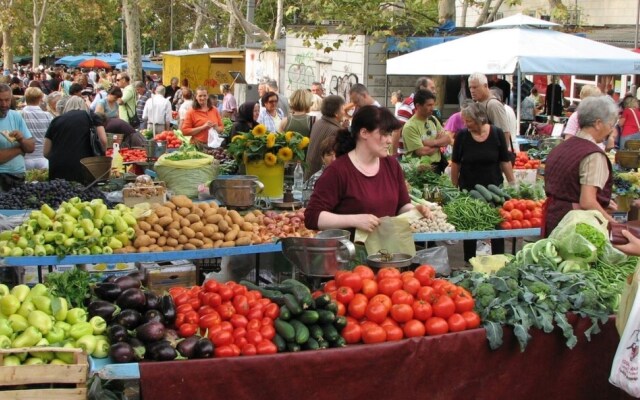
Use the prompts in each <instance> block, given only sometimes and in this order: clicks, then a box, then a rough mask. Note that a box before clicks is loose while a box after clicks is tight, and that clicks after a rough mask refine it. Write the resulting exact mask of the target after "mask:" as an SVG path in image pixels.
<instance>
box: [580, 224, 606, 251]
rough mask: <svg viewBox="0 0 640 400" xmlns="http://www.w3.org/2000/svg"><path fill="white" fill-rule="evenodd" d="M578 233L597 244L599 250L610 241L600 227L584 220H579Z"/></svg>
mask: <svg viewBox="0 0 640 400" xmlns="http://www.w3.org/2000/svg"><path fill="white" fill-rule="evenodd" d="M576 233H578V234H580V235H582V237H584V238H585V239H587V240H588V241H589V242H591V243H592V244H593V245H594V246H596V248H597V249H598V251H601V250H602V248H603V247H604V246H605V245H606V244H607V242H608V240H607V238H606V237H605V236H604V233H602V232H600V231H599V230H598V229H596V228H595V227H593V226H591V225H589V224H585V223H584V222H579V223H577V224H576Z"/></svg>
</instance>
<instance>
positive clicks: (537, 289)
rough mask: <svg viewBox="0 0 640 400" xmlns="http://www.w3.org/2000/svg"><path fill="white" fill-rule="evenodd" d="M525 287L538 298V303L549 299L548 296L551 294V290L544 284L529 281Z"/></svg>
mask: <svg viewBox="0 0 640 400" xmlns="http://www.w3.org/2000/svg"><path fill="white" fill-rule="evenodd" d="M525 286H526V287H527V289H528V290H529V291H530V292H531V293H533V294H535V295H536V296H538V301H542V300H544V299H546V298H547V296H548V295H549V294H550V293H551V288H550V287H549V285H547V284H546V283H544V282H538V281H534V282H531V281H527V282H525Z"/></svg>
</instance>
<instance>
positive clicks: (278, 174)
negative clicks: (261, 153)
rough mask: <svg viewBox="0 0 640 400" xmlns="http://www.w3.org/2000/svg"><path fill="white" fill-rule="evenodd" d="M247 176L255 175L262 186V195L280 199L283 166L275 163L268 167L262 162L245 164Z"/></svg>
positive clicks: (282, 186) (282, 184)
mask: <svg viewBox="0 0 640 400" xmlns="http://www.w3.org/2000/svg"><path fill="white" fill-rule="evenodd" d="M244 165H245V168H246V173H247V175H255V176H257V177H258V179H259V180H260V182H262V184H263V185H264V189H263V190H262V195H263V196H266V197H273V198H280V197H282V193H283V191H284V190H283V188H284V164H282V163H276V164H275V165H272V166H269V165H266V164H265V163H264V161H262V160H259V161H247V162H245V164H244Z"/></svg>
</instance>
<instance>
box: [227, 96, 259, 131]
mask: <svg viewBox="0 0 640 400" xmlns="http://www.w3.org/2000/svg"><path fill="white" fill-rule="evenodd" d="M259 114H260V104H258V103H257V102H255V101H247V102H245V103H242V104H241V105H240V108H238V116H237V117H236V122H234V123H233V126H232V127H231V137H233V135H237V134H238V133H246V132H249V131H251V130H252V129H253V127H254V126H256V125H258V122H257V121H256V120H257V119H258V115H259Z"/></svg>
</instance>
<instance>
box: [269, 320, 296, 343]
mask: <svg viewBox="0 0 640 400" xmlns="http://www.w3.org/2000/svg"><path fill="white" fill-rule="evenodd" d="M273 327H274V328H276V332H277V333H278V335H280V336H282V338H283V339H284V340H286V341H287V342H293V341H294V340H295V338H296V330H295V329H294V328H293V326H291V324H290V323H288V322H287V321H285V320H283V319H280V318H276V320H275V321H273Z"/></svg>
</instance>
